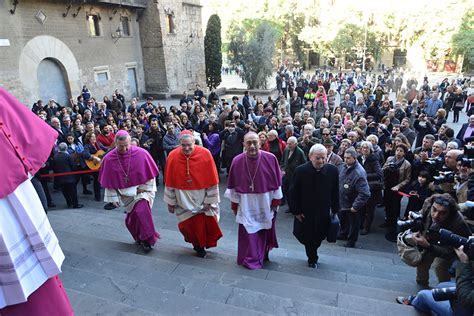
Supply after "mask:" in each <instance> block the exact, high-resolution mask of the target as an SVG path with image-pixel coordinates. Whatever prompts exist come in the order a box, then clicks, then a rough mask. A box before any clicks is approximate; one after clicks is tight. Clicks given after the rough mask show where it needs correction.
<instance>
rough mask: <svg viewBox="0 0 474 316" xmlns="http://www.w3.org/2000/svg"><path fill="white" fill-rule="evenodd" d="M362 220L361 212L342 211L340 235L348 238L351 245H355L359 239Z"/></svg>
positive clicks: (340, 214) (340, 215) (340, 213)
mask: <svg viewBox="0 0 474 316" xmlns="http://www.w3.org/2000/svg"><path fill="white" fill-rule="evenodd" d="M360 220H361V214H360V212H355V213H353V212H351V211H340V212H339V221H340V222H341V231H340V232H339V235H340V236H343V237H347V241H348V242H349V243H351V244H355V243H356V241H357V238H358V237H359V229H360Z"/></svg>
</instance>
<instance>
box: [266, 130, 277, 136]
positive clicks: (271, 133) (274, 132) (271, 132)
mask: <svg viewBox="0 0 474 316" xmlns="http://www.w3.org/2000/svg"><path fill="white" fill-rule="evenodd" d="M267 135H268V136H270V135H273V136H276V137H278V132H277V131H275V130H274V129H272V130H271V131H269V132H268V133H267Z"/></svg>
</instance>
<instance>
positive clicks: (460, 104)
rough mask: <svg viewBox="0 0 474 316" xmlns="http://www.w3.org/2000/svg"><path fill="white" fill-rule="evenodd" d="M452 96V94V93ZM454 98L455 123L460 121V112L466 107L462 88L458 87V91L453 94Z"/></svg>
mask: <svg viewBox="0 0 474 316" xmlns="http://www.w3.org/2000/svg"><path fill="white" fill-rule="evenodd" d="M450 97H451V95H450ZM452 99H453V104H454V106H453V115H454V118H453V123H457V122H459V112H461V111H462V109H463V108H464V95H463V93H462V89H461V88H457V89H456V91H455V92H454V93H453V94H452Z"/></svg>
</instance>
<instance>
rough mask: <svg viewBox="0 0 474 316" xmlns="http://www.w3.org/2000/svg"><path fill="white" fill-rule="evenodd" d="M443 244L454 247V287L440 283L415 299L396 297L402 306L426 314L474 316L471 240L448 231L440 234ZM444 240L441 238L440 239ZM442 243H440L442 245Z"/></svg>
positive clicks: (418, 294) (473, 256) (473, 240)
mask: <svg viewBox="0 0 474 316" xmlns="http://www.w3.org/2000/svg"><path fill="white" fill-rule="evenodd" d="M442 235H444V236H446V239H447V242H446V244H450V245H452V246H454V247H456V246H459V243H461V244H462V245H463V246H460V247H459V248H454V251H456V255H457V256H458V259H459V262H458V264H457V266H456V283H454V282H442V283H440V284H438V286H437V287H436V288H435V289H433V290H422V291H420V292H418V293H417V294H416V295H413V296H408V297H403V296H399V297H397V299H396V301H397V302H398V303H400V304H403V305H411V306H413V307H415V308H416V309H417V310H419V311H421V312H425V313H429V312H434V313H435V314H436V315H442V316H451V315H454V316H470V315H473V314H474V239H473V238H474V237H471V239H469V240H468V239H464V238H462V237H460V236H456V235H454V234H452V233H451V232H449V231H443V233H442ZM441 239H444V238H441ZM444 243H445V242H443V244H444Z"/></svg>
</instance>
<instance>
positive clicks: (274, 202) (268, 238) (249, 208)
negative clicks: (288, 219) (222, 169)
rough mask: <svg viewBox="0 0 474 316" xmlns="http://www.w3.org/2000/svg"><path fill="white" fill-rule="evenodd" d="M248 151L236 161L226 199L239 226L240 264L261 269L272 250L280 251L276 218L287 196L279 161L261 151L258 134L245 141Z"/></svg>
mask: <svg viewBox="0 0 474 316" xmlns="http://www.w3.org/2000/svg"><path fill="white" fill-rule="evenodd" d="M244 146H245V152H244V153H242V154H240V155H238V156H236V157H235V158H234V160H233V161H232V165H231V168H230V172H229V178H228V183H227V190H226V192H225V196H226V197H227V198H229V199H230V200H231V202H232V210H233V211H234V214H235V215H236V216H235V218H236V222H237V223H239V233H238V234H239V235H238V253H237V264H239V265H243V266H244V267H246V268H248V269H260V268H262V266H263V262H264V261H265V260H268V253H269V251H270V250H271V249H272V248H278V242H277V238H276V232H275V219H276V214H277V210H278V205H280V199H281V198H282V197H283V195H282V191H281V184H282V181H281V173H280V166H279V163H278V160H277V158H276V157H275V156H274V155H273V154H271V153H268V152H265V151H261V150H259V149H260V144H259V139H258V135H257V134H256V133H253V132H249V133H247V134H246V135H245V138H244Z"/></svg>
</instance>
